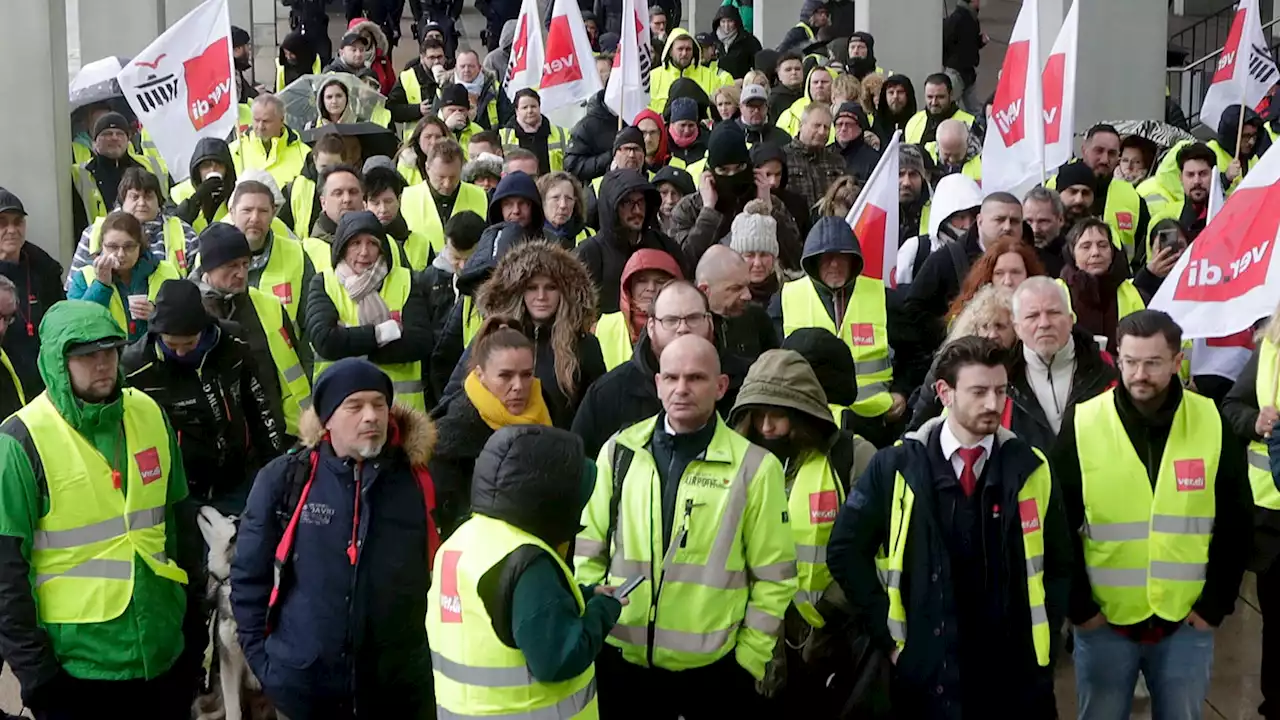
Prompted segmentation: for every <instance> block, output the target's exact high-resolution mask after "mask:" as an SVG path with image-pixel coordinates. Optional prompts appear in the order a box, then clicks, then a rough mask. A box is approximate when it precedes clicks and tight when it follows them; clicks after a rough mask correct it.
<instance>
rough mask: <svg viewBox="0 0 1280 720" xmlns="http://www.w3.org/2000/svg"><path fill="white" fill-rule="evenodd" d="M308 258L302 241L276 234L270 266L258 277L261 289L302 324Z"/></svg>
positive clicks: (269, 258) (270, 256)
mask: <svg viewBox="0 0 1280 720" xmlns="http://www.w3.org/2000/svg"><path fill="white" fill-rule="evenodd" d="M305 255H306V251H305V250H303V249H302V242H301V241H300V240H295V239H293V238H291V237H284V236H282V235H279V234H275V235H273V236H272V238H271V255H269V256H268V257H267V265H266V267H264V268H262V272H261V273H259V274H258V286H257V287H258V289H260V290H262V291H264V292H266V293H269V294H271V295H273V296H275V298H276V300H279V301H280V304H281V305H284V309H285V311H286V312H288V313H289V319H290V320H292V321H293V322H295V323H296V322H298V304H299V303H300V302H302V294H303V293H305V292H306V291H307V288H305V287H303V285H302V277H303V274H304V273H305V271H306V262H305V261H304V259H303V258H304V256H305Z"/></svg>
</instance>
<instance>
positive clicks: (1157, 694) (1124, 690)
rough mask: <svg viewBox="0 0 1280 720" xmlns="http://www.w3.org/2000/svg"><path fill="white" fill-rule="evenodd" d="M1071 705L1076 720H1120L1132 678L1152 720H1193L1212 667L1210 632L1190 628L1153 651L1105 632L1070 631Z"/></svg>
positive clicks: (1106, 629) (1125, 715) (1128, 704)
mask: <svg viewBox="0 0 1280 720" xmlns="http://www.w3.org/2000/svg"><path fill="white" fill-rule="evenodd" d="M1075 634H1076V646H1075V653H1074V658H1075V666H1076V699H1077V703H1078V704H1079V718H1080V720H1125V719H1126V718H1128V717H1129V714H1130V710H1131V706H1132V705H1133V689H1134V686H1135V685H1136V684H1137V682H1138V672H1139V671H1141V672H1142V675H1143V676H1144V677H1145V678H1146V679H1147V688H1148V689H1149V690H1150V691H1151V717H1152V718H1154V720H1199V718H1200V716H1201V712H1202V711H1203V709H1204V698H1205V695H1206V694H1207V693H1208V692H1209V671H1210V669H1211V668H1212V667H1213V632H1212V631H1204V630H1197V629H1195V628H1193V627H1191V626H1190V625H1187V624H1183V625H1182V627H1180V628H1178V630H1177V631H1176V632H1175V633H1173V634H1172V635H1170V636H1168V637H1166V638H1165V639H1163V640H1161V641H1160V642H1158V643H1156V644H1154V645H1143V644H1141V643H1136V642H1134V641H1132V640H1130V639H1128V638H1126V637H1124V636H1123V635H1120V634H1118V633H1116V632H1115V631H1114V630H1112V629H1111V627H1110V626H1103V627H1101V628H1098V629H1096V630H1081V629H1080V628H1076V629H1075Z"/></svg>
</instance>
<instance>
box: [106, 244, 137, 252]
mask: <svg viewBox="0 0 1280 720" xmlns="http://www.w3.org/2000/svg"><path fill="white" fill-rule="evenodd" d="M138 247H139V245H138V243H127V244H125V245H115V244H111V245H103V246H102V249H103V250H105V251H107V252H109V253H113V254H114V253H129V252H134V251H136V250H137V249H138Z"/></svg>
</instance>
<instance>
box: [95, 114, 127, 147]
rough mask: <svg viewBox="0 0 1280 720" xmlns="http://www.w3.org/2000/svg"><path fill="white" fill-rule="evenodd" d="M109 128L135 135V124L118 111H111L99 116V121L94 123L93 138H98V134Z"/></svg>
mask: <svg viewBox="0 0 1280 720" xmlns="http://www.w3.org/2000/svg"><path fill="white" fill-rule="evenodd" d="M107 130H122V131H124V134H125V135H128V136H130V137H132V136H133V125H132V124H131V123H130V122H129V120H128V119H127V118H125V116H123V115H121V114H120V113H118V112H109V113H107V114H106V115H103V116H102V117H100V118H98V121H97V122H95V123H94V124H93V139H94V140H97V139H98V136H99V135H101V134H102V133H104V132H106V131H107Z"/></svg>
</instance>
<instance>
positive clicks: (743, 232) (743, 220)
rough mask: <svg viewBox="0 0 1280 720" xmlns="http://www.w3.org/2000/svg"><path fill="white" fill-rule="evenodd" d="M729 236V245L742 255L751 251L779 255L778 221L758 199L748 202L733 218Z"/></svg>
mask: <svg viewBox="0 0 1280 720" xmlns="http://www.w3.org/2000/svg"><path fill="white" fill-rule="evenodd" d="M729 237H730V241H729V247H730V248H733V251H734V252H736V253H738V254H740V255H741V254H743V253H749V252H762V253H768V254H770V255H773V256H775V257H776V256H777V255H778V221H777V220H774V219H773V216H772V215H770V214H769V211H768V210H766V209H765V206H764V203H763V202H762V201H760V200H758V199H757V200H752V201H751V202H749V203H747V206H746V207H745V208H743V210H742V212H741V213H738V216H737V217H735V218H734V219H733V225H732V226H731V228H730V230H729Z"/></svg>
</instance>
